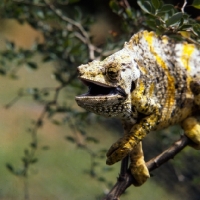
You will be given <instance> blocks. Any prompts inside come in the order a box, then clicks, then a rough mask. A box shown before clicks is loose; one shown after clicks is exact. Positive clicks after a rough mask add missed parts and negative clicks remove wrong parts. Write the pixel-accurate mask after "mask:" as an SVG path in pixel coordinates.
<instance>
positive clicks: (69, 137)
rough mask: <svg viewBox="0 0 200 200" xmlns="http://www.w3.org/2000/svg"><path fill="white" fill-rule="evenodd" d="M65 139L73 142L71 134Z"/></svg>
mask: <svg viewBox="0 0 200 200" xmlns="http://www.w3.org/2000/svg"><path fill="white" fill-rule="evenodd" d="M66 140H68V141H70V142H72V143H75V139H74V138H73V137H71V136H67V137H66Z"/></svg>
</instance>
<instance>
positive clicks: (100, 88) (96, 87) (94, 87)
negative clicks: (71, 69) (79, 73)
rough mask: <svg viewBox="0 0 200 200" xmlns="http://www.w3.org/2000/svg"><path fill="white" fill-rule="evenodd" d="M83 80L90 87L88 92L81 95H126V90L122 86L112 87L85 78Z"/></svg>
mask: <svg viewBox="0 0 200 200" xmlns="http://www.w3.org/2000/svg"><path fill="white" fill-rule="evenodd" d="M81 81H82V82H83V83H84V84H85V85H86V86H88V88H89V90H88V92H87V93H85V94H82V95H81V96H87V97H97V96H98V97H100V96H114V95H120V96H122V97H126V93H125V91H124V90H123V89H122V88H120V87H110V86H107V85H103V84H101V83H96V82H91V81H88V80H83V79H81Z"/></svg>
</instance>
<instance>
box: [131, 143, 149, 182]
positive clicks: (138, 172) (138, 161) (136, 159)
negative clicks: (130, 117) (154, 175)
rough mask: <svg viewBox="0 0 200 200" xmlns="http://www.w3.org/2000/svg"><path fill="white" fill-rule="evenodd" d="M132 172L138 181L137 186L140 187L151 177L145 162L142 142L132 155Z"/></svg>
mask: <svg viewBox="0 0 200 200" xmlns="http://www.w3.org/2000/svg"><path fill="white" fill-rule="evenodd" d="M130 160H131V164H130V170H131V173H132V175H133V176H134V178H135V179H136V181H137V184H135V186H140V185H142V184H143V183H145V182H146V180H147V179H148V178H149V177H150V174H149V170H148V168H147V166H146V164H145V161H144V154H143V150H142V142H140V143H139V144H138V145H137V146H136V147H135V148H134V149H133V150H132V151H131V153H130Z"/></svg>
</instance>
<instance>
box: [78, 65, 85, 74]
mask: <svg viewBox="0 0 200 200" xmlns="http://www.w3.org/2000/svg"><path fill="white" fill-rule="evenodd" d="M84 67H86V65H80V66H78V67H77V72H78V74H79V75H82V74H83V70H82V69H83V68H84Z"/></svg>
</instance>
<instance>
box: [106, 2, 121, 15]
mask: <svg viewBox="0 0 200 200" xmlns="http://www.w3.org/2000/svg"><path fill="white" fill-rule="evenodd" d="M109 6H110V7H111V8H112V10H113V11H114V12H116V13H117V12H118V11H119V10H120V7H119V5H118V4H117V3H116V1H115V0H112V1H110V3H109Z"/></svg>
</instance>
